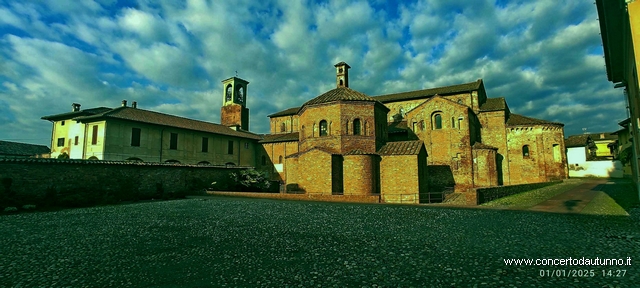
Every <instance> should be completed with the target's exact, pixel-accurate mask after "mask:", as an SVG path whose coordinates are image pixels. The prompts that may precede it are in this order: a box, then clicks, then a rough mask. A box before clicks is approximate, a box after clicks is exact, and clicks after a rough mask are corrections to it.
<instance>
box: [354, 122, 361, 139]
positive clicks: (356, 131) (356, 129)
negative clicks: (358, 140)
mask: <svg viewBox="0 0 640 288" xmlns="http://www.w3.org/2000/svg"><path fill="white" fill-rule="evenodd" d="M360 133H362V132H361V130H360V119H354V120H353V135H360Z"/></svg>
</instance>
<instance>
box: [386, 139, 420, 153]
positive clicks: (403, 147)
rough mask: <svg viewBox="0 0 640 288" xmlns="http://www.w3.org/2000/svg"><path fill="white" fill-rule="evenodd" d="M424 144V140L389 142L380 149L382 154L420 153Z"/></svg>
mask: <svg viewBox="0 0 640 288" xmlns="http://www.w3.org/2000/svg"><path fill="white" fill-rule="evenodd" d="M423 146H424V143H423V142H422V140H414V141H401V142H388V143H387V144H385V145H384V146H382V148H380V150H378V154H380V155H385V156H386V155H418V154H419V153H420V149H421V148H422V147H423Z"/></svg>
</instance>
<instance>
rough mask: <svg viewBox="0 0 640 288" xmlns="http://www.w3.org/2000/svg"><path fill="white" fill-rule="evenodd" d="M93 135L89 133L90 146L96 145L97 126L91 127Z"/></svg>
mask: <svg viewBox="0 0 640 288" xmlns="http://www.w3.org/2000/svg"><path fill="white" fill-rule="evenodd" d="M92 129H93V131H92V132H93V133H91V136H92V137H91V145H96V144H98V125H93V128H92Z"/></svg>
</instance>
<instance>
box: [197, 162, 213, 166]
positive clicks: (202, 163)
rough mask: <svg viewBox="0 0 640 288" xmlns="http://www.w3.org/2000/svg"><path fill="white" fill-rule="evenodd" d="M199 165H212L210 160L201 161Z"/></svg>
mask: <svg viewBox="0 0 640 288" xmlns="http://www.w3.org/2000/svg"><path fill="white" fill-rule="evenodd" d="M198 165H203V166H208V165H211V162H209V161H200V162H198Z"/></svg>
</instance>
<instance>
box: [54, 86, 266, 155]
mask: <svg viewBox="0 0 640 288" xmlns="http://www.w3.org/2000/svg"><path fill="white" fill-rule="evenodd" d="M223 82H224V87H225V90H224V92H223V97H224V99H228V100H229V101H226V100H225V101H224V104H223V107H222V115H221V118H222V119H223V122H226V124H227V125H221V124H215V123H209V122H204V121H198V120H193V119H188V118H184V117H179V116H174V115H168V114H164V113H159V112H154V111H149V110H144V109H140V108H138V107H137V106H138V105H137V103H136V102H133V103H132V105H131V106H127V101H126V100H123V101H122V105H121V107H118V108H107V107H98V108H92V109H85V110H81V109H80V107H81V106H80V104H78V103H73V105H72V107H73V109H72V111H71V112H68V113H62V114H56V115H50V116H44V117H42V119H44V120H49V121H51V122H52V124H53V131H52V136H51V147H52V148H51V157H52V158H56V157H62V158H67V157H68V158H71V159H89V160H115V161H123V160H126V161H144V162H165V163H183V164H202V165H234V166H235V165H237V166H254V165H255V159H256V153H257V151H256V147H258V146H259V145H258V141H259V140H260V139H261V137H260V136H259V135H257V134H254V133H251V132H248V131H245V130H243V129H242V128H248V123H247V122H248V109H247V108H246V107H244V105H245V103H246V94H245V93H246V85H247V84H248V82H246V81H244V80H242V79H239V78H235V77H233V78H229V79H227V80H225V81H223ZM236 92H240V93H239V94H238V95H236ZM235 97H241V98H240V99H242V100H236V99H235ZM238 101H241V102H238ZM61 155H62V156H61Z"/></svg>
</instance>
